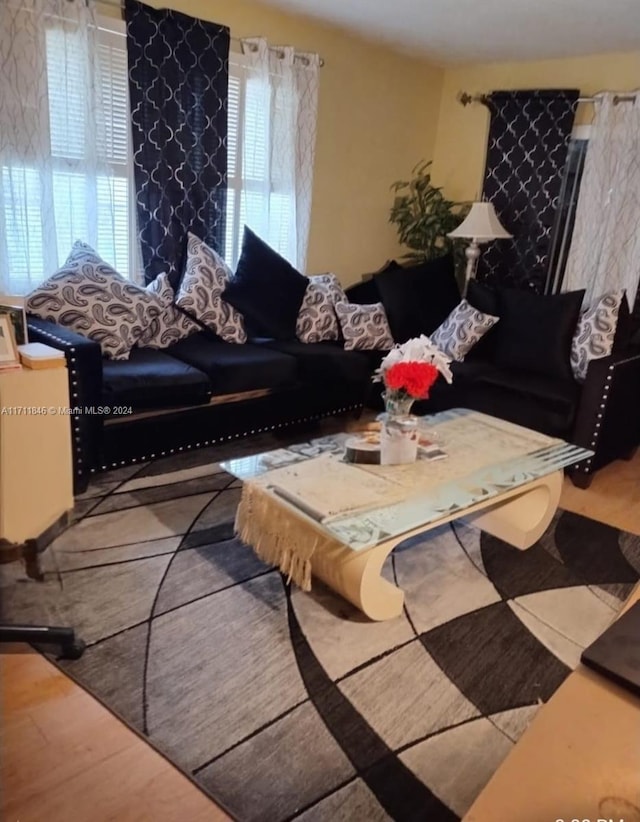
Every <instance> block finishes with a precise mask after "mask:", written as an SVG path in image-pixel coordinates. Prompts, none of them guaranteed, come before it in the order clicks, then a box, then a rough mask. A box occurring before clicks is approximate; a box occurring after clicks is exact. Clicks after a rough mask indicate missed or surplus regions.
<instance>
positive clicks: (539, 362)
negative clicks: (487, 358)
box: [494, 288, 584, 379]
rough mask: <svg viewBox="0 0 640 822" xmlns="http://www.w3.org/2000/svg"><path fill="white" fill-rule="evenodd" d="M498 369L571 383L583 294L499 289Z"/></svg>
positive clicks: (496, 356) (582, 292) (496, 357)
mask: <svg viewBox="0 0 640 822" xmlns="http://www.w3.org/2000/svg"><path fill="white" fill-rule="evenodd" d="M498 295H499V312H498V316H499V317H500V322H499V323H497V326H496V328H497V329H498V334H497V345H496V352H495V357H494V362H495V364H496V365H498V366H501V367H503V368H512V369H514V370H519V371H529V372H531V373H534V374H543V375H544V376H547V377H558V378H560V379H572V377H573V374H572V370H571V360H570V355H571V340H572V339H573V334H574V332H575V330H576V324H577V322H578V316H579V314H580V306H581V305H582V298H583V297H584V290H582V291H570V292H568V293H567V294H550V295H543V294H535V293H534V292H533V291H524V290H518V289H514V288H504V289H500V290H499V292H498Z"/></svg>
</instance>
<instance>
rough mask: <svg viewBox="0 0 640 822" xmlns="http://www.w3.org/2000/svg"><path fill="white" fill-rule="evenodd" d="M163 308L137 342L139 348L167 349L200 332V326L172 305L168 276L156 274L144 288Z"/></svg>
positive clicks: (171, 289) (173, 295)
mask: <svg viewBox="0 0 640 822" xmlns="http://www.w3.org/2000/svg"><path fill="white" fill-rule="evenodd" d="M146 291H147V292H148V293H149V294H154V295H155V296H156V297H157V298H158V299H159V300H160V302H161V303H162V305H163V306H164V311H163V312H162V314H160V315H159V316H158V317H156V318H155V319H153V320H152V321H151V323H150V324H149V327H148V328H146V329H145V331H144V333H143V334H142V336H141V337H140V339H139V340H138V346H139V347H140V348H168V347H169V346H170V345H173V343H176V342H178V341H179V340H183V339H185V337H189V336H190V335H191V334H195V332H196V331H200V326H199V325H198V324H197V323H196V322H195V320H192V319H191V318H190V317H187V315H186V314H183V313H182V311H180V310H179V309H178V308H176V307H175V305H174V304H173V301H174V297H175V292H174V290H173V287H172V285H171V282H170V281H169V275H168V274H158V276H157V277H156V278H155V280H154V281H153V282H152V283H149V285H148V286H147V288H146Z"/></svg>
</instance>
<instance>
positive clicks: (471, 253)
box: [464, 240, 480, 291]
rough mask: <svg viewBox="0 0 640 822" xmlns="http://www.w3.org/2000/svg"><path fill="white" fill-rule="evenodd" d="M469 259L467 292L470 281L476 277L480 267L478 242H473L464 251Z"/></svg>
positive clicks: (466, 277) (466, 279)
mask: <svg viewBox="0 0 640 822" xmlns="http://www.w3.org/2000/svg"><path fill="white" fill-rule="evenodd" d="M464 255H465V257H466V258H467V270H466V272H465V291H466V286H467V283H468V282H469V280H471V279H472V278H473V277H475V276H476V269H477V267H478V259H479V257H480V246H479V245H478V243H477V242H476V240H471V242H470V243H469V245H468V246H467V247H466V249H465V251H464Z"/></svg>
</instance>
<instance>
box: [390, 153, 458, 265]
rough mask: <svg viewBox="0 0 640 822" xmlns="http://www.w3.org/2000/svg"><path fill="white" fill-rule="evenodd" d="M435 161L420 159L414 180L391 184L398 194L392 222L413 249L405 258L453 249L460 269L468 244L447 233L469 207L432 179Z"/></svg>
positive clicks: (428, 256) (427, 257)
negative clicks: (453, 197) (445, 193)
mask: <svg viewBox="0 0 640 822" xmlns="http://www.w3.org/2000/svg"><path fill="white" fill-rule="evenodd" d="M430 166H431V161H429V162H424V161H422V162H420V163H418V165H417V166H416V167H415V168H414V169H413V170H412V174H413V178H412V179H411V180H398V181H397V182H395V183H394V184H393V185H392V186H391V190H392V191H395V193H396V197H395V200H394V203H393V206H392V207H391V212H390V215H389V222H391V223H393V224H394V225H396V226H397V228H398V238H399V239H400V242H401V243H402V244H403V245H406V246H407V247H408V248H409V251H408V252H407V253H406V254H404V255H403V259H405V260H407V261H408V262H411V263H418V262H424V260H430V259H432V258H433V257H440V256H441V255H442V254H446V253H447V252H449V251H453V253H454V257H455V260H456V270H460V269H463V268H464V245H463V244H461V243H455V242H454V241H453V240H451V239H450V238H449V237H447V234H448V233H449V232H450V231H453V229H454V228H457V227H458V226H459V225H460V223H461V222H462V221H463V220H464V218H465V217H466V215H467V212H468V211H469V204H468V203H456V202H454V201H453V200H447V198H446V197H445V196H444V195H443V193H442V189H441V188H438V187H437V186H434V185H433V184H432V182H431V174H430V173H429V168H430Z"/></svg>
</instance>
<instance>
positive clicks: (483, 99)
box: [457, 91, 636, 106]
mask: <svg viewBox="0 0 640 822" xmlns="http://www.w3.org/2000/svg"><path fill="white" fill-rule="evenodd" d="M457 99H458V102H459V103H460V104H461V105H463V106H468V105H469V104H470V103H482V104H483V105H486V104H487V103H488V101H489V95H488V94H468V93H467V92H466V91H460V92H458V98H457ZM635 99H636V95H635V94H614V96H613V105H614V106H617V105H618V103H632V102H633V101H634V100H635ZM578 102H579V103H597V102H598V98H597V97H578Z"/></svg>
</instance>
